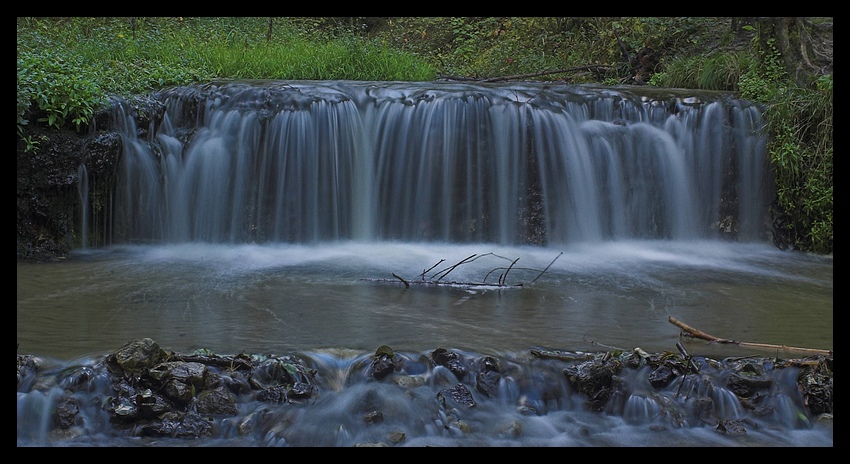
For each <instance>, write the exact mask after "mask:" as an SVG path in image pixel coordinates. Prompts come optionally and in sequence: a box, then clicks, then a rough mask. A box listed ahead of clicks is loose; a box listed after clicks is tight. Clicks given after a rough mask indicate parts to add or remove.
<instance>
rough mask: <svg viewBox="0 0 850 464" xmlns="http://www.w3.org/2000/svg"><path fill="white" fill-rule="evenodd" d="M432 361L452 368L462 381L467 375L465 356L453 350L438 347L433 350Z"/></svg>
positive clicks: (449, 368)
mask: <svg viewBox="0 0 850 464" xmlns="http://www.w3.org/2000/svg"><path fill="white" fill-rule="evenodd" d="M431 361H432V362H433V363H434V364H435V365H437V366H443V367H445V368H447V369H448V370H450V371H451V372H452V373H453V374H454V375H455V377H457V379H458V380H460V381H463V379H464V377H466V371H467V369H466V363H465V362H464V359H463V357H461V356H460V355H459V354H457V353H455V352H453V351H448V350H446V349H445V348H437V349H436V350H434V351H432V352H431Z"/></svg>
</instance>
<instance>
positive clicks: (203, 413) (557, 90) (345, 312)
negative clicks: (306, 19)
mask: <svg viewBox="0 0 850 464" xmlns="http://www.w3.org/2000/svg"><path fill="white" fill-rule="evenodd" d="M154 97H155V98H156V99H157V103H161V104H162V108H164V112H162V113H161V114H160V113H159V112H146V111H145V110H134V109H133V107H132V106H131V104H130V103H128V102H119V103H118V104H116V105H115V118H114V120H113V121H112V122H113V127H114V130H115V132H118V133H120V134H121V137H122V140H123V150H124V151H123V155H122V157H121V159H120V165H119V168H118V169H117V170H113V166H115V164H113V163H112V161H113V160H111V159H109V160H103V159H101V160H99V161H100V163H99V164H98V165H97V166H96V165H95V164H94V163H95V162H98V161H97V160H91V159H90V160H89V161H90V162H91V163H92V164H91V165H89V166H85V165H84V166H81V167H80V170H79V176H80V182H79V184H78V186H79V188H80V191H79V198H80V201H81V202H82V203H83V206H82V207H81V208H79V211H81V212H82V214H83V215H84V217H83V219H82V220H81V221H80V222H79V223H80V224H81V225H82V228H83V232H82V233H81V234H80V235H81V237H82V238H83V240H84V243H87V244H88V245H89V246H84V247H81V248H80V249H77V250H74V251H73V252H72V253H70V254H69V256H68V259H65V260H59V261H56V262H51V263H27V262H19V263H18V290H17V301H18V303H17V337H18V340H17V341H18V343H19V353H31V354H33V355H35V356H34V357H29V356H21V355H20V354H19V356H18V396H17V443H18V446H45V445H48V446H206V445H209V446H228V447H233V446H640V447H646V446H683V447H685V446H687V447H691V446H789V445H790V446H827V447H828V446H832V443H833V427H832V419H831V408H832V401H831V395H832V389H831V388H832V387H831V385H832V383H831V382H832V380H831V365H832V356H831V355H830V356H829V362H828V363H826V362H824V363H822V366H821V367H822V368H823V369H827V366H828V369H829V375H830V377H829V380H828V389H825V390H824V392H823V393H828V398H827V400H826V401H824V402H822V403H819V402H818V401H809V400H807V399H806V398H804V397H803V393H802V392H801V390H799V389H798V385H797V379H798V374H800V373H801V372H804V369H807V367H799V366H805V365H806V363H802V364H799V365H797V364H790V365H789V366H788V367H783V368H782V369H777V368H776V366H777V365H778V364H779V362H778V361H777V360H775V359H774V360H769V359H768V360H764V361H759V360H758V359H756V360H753V362H752V365H750V363H749V362H748V360H749V358H750V355H762V356H786V355H787V356H797V355H798V354H797V353H795V352H790V353H789V352H784V351H780V350H779V349H778V348H777V347H778V346H779V345H782V346H789V347H794V346H797V347H812V348H820V349H823V350H831V349H832V345H833V328H832V324H833V317H832V316H833V300H832V294H833V291H832V286H833V284H832V282H833V279H832V275H833V272H832V269H833V266H832V257H831V256H826V257H824V256H816V255H809V254H804V253H792V252H787V251H783V250H779V249H778V248H777V247H775V246H773V244H772V243H770V241H769V240H768V239H767V233H768V232H769V230H766V227H765V216H766V214H767V204H768V203H769V201H770V198H771V195H772V193H771V192H770V189H771V188H772V187H771V181H770V179H769V175H770V173H769V172H768V170H767V168H766V162H767V160H766V148H765V137H764V136H763V134H762V133H761V132H760V127H761V121H760V117H761V111H760V109H759V108H758V107H757V106H755V105H752V104H750V103H748V102H742V101H738V100H735V99H734V98H732V97H731V96H729V95H727V94H721V93H712V92H705V93H700V94H699V95H690V94H686V93H684V91H673V90H662V89H652V88H649V87H645V88H641V89H639V90H638V92H635V91H634V90H633V89H628V88H625V87H624V88H602V87H589V86H566V85H560V84H533V83H524V84H506V85H468V84H456V83H409V82H404V83H401V82H325V81H322V82H228V83H216V84H211V85H205V86H192V87H181V88H175V89H171V90H168V91H165V92H162V93H161V94H158V95H155V96H154ZM154 106H156V105H154ZM143 113H147V114H143ZM148 118H151V119H148ZM148 120H150V121H151V122H150V123H147V122H144V123H143V122H142V121H148ZM141 124H144V127H142V126H140V125H141ZM110 135H112V134H110ZM107 166H108V167H107ZM106 171H108V172H106ZM106 186H109V187H106ZM89 189H90V191H89ZM88 227H91V230H87V229H88ZM727 239H728V240H727ZM471 256H475V259H469V258H468V257H471ZM478 258H481V259H478ZM520 258H521V259H520ZM553 258H555V259H556V260H553ZM434 263H437V264H434ZM455 263H463V265H462V266H461V265H456V266H454V267H451V266H452V265H453V264H455ZM508 263H510V264H508ZM432 265H433V266H432ZM508 265H510V266H511V267H510V268H509V269H510V271H511V272H510V275H509V276H508V275H507V274H508V272H507V271H505V269H508V268H507V266H508ZM429 266H432V267H431V268H430V269H431V270H433V272H435V273H436V272H446V271H447V270H448V271H451V276H450V278H452V279H455V280H457V281H458V282H460V284H457V285H455V284H452V285H446V286H428V285H422V286H416V285H411V286H410V288H408V286H407V285H401V282H402V280H401V279H390V277H394V276H396V277H397V276H401V277H404V278H406V279H408V281H409V282H412V283H416V282H417V280H416V279H417V276H422V275H424V274H425V272H423V269H425V270H428V269H429ZM497 270H499V271H500V272H494V271H497ZM426 272H428V271H426ZM420 273H421V274H420ZM443 275H445V274H443ZM485 276H492V277H491V279H490V280H489V281H488V282H497V281H498V282H506V281H507V283H508V285H505V286H495V287H494V286H482V285H465V284H464V283H466V284H468V283H470V282H473V283H474V282H480V281H481V280H482V279H486V277H485ZM381 278H387V279H384V280H382V279H381ZM497 279H498V280H497ZM538 279H539V280H538ZM387 280H389V281H390V283H387ZM376 282H379V283H376ZM405 283H407V282H405ZM420 283H421V282H420ZM516 283H519V284H520V285H515V284H516ZM670 316H675V317H676V318H677V319H678V320H681V321H687V322H688V323H689V324H691V326H693V327H698V328H700V329H704V330H706V332H708V333H713V334H716V335H721V336H728V337H729V338H731V339H740V338H744V339H748V340H749V341H753V342H763V343H766V344H767V346H766V347H761V348H752V347H751V348H744V347H741V346H735V345H725V344H712V343H706V342H705V341H704V340H689V339H688V337H683V336H682V335H681V332H680V331H679V328H678V327H677V326H673V325H672V324H670V323H669V322H668V318H669V317H670ZM140 339H150V340H153V341H155V342H156V344H157V345H158V346H159V347H161V348H160V349H156V350H151V352H150V354H151V355H155V354H157V353H159V354H165V355H166V357H165V358H164V359H165V360H167V361H164V362H163V359H159V360H158V361H153V360H152V361H151V362H157V364H156V365H154V366H151V368H147V369H144V371H146V372H141V373H138V375H137V374H135V373H134V374H129V373H124V374H121V373H116V372H112V368H113V366H112V362H111V361H109V360H107V359H105V358H104V356H105V353H115V350H117V349H119V348H121V347H122V345H124V344H125V343H127V342H128V341H130V340H136V341H138V340H140ZM679 343H681V344H682V346H683V347H684V346H687V350H688V352H689V353H691V354H692V355H693V357H692V358H691V359H690V361H689V362H687V363H686V362H685V361H683V360H682V361H680V360H679V359H678V355H676V354H675V353H676V348H677V347H678V344H679ZM142 346H150V345H148V344H147V343H145V344H142ZM387 351H391V352H393V353H394V355H393V360H394V362H395V363H396V364H395V366H394V367H393V370H392V372H390V373H387V372H384V373H385V374H386V375H387V376H386V377H382V378H378V377H373V376H372V374H370V371H371V372H374V371H372V369H373V368H372V367H371V366H372V365H371V361H372V360H373V359H374V358H375V356H376V354H377V353H378V352H381V353H384V354H385V353H387ZM210 353H215V355H212V356H211V355H210ZM234 353H240V354H239V355H238V356H236V357H235V358H233V360H230V361H228V360H227V359H226V358H219V357H218V355H232V354H234ZM435 353H442V354H441V355H440V356H447V353H453V354H457V355H459V356H460V357H461V358H463V359H465V362H466V363H467V367H468V371H467V372H466V374H465V375H458V373H457V372H458V371H455V370H452V369H450V366H451V364H447V365H445V366H444V365H442V364H440V363H436V362H435V360H434V358H435V355H434V354H435ZM541 354H543V355H541ZM290 355H292V358H290V357H289V356H290ZM110 356H111V355H110ZM243 356H246V357H243ZM730 356H731V357H732V358H731V361H730V362H729V363H726V362H723V363H721V362H718V361H715V360H712V357H714V358H718V359H720V358H724V357H730ZM122 357H123V355H122ZM248 357H250V359H252V360H255V361H256V362H258V363H259V362H261V361H262V364H257V365H256V367H254V368H251V369H248V370H244V369H240V368H239V366H238V365H237V364H235V359H236V358H238V359H242V360H244V359H248ZM589 357H593V359H594V360H595V361H599V363H590V364H586V363H585V361H586V360H587V359H589ZM296 358H297V359H301V360H303V362H304V368H305V369H306V370H308V371H311V372H313V373H314V374H315V377H314V380H313V381H312V382H307V383H308V384H310V385H309V386H310V387H311V388H312V390H310V389H308V388H305V385H304V382H296V384H298V385H293V382H292V379H284V378H283V377H277V376H273V377H268V378H264V377H263V376H262V373H263V372H265V373H266V374H271V373H277V374H280V375H283V374H284V372H290V371H291V370H292V369H295V365H294V364H293V363H292V362H290V361H291V360H292V359H296ZM193 359H194V360H196V361H198V362H195V361H193ZM650 359H652V360H654V361H653V362H652V363H650ZM724 359H730V358H724ZM130 360H131V361H132V360H135V354H134V356H132V357H131V359H130ZM204 360H206V361H204ZM662 360H663V361H665V364H664V365H663V366H659V367H656V363H655V361H662ZM609 361H610V363H609ZM666 361H670V364H666ZM617 363H621V365H620V366H619V367H618V366H617ZM809 364H811V362H809ZM202 365H203V366H206V367H205V368H204V369H205V372H206V373H205V374H204V375H202V376H201V375H195V374H198V373H199V372H200V371H198V369H200V368H201V366H202ZM694 366H697V368H695V367H694ZM733 366H734V367H733ZM172 368H173V370H172ZM494 368H498V374H499V375H498V376H497V375H496V373H497V371H496V370H494ZM665 369H670V370H669V371H665ZM694 369H696V370H694ZM734 369H741V372H740V375H737V377H735V379H736V382H738V383H730V382H729V379H730V378H732V377H733V374H735V371H734ZM296 370H297V369H296ZM674 370H675V371H676V372H674ZM180 372H185V373H186V374H192V375H190V376H189V377H192V378H193V379H194V380H190V381H189V383H190V384H191V388H186V389H182V388H177V387H179V385H180V383H181V381H178V380H176V379H177V377H178V376H180V375H181V374H180ZM148 374H153V375H154V376H155V377H156V379H149V378H148V377H149V376H148ZM172 374H173V375H175V377H171V375H172ZM243 374H245V375H247V376H249V377H250V378H248V377H243ZM667 374H669V375H670V378H669V379H668V380H669V382H666V383H665V382H661V380H664V379H665V377H666V375H667ZM807 378H811V377H807ZM201 379H203V380H201ZM186 380H189V379H186ZM302 380H304V379H302ZM581 380H589V381H592V382H595V383H596V384H597V385H596V386H598V387H599V388H591V389H589V390H587V389H585V385H586V384H585V383H584V382H581ZM597 380H598V382H597ZM745 380H746V381H752V382H754V383H753V384H747V385H755V386H754V387H753V388H755V389H756V390H754V391H755V393H748V392H744V393H742V390H741V387H742V386H743V385H744V383H743V382H744V381H745ZM186 385H187V386H188V385H189V384H186ZM172 387H175V388H173V389H172ZM288 387H293V388H292V390H288V389H287V388H288ZM166 391H168V392H173V393H176V394H177V396H174V397H168V398H166V397H165V396H164V395H165V393H166ZM311 391H312V394H309V395H307V394H308V393H310V392H311ZM464 391H465V392H466V393H468V395H467V396H464ZM184 394H185V395H191V398H188V397H187V396H183V395H184ZM290 394H292V395H295V397H290V396H287V395H290ZM229 395H234V397H237V399H238V401H237V402H236V403H237V404H231V406H234V408H226V407H223V408H221V409H219V408H218V406H227V403H226V400H227V398H230V396H229ZM307 396H309V397H307ZM742 396H745V398H742ZM210 398H212V399H213V400H212V401H213V402H212V403H210ZM458 398H460V399H461V400H463V399H466V400H471V401H467V402H462V401H457V400H458ZM172 402H174V403H173V404H172ZM807 402H809V405H808V406H807V404H806V403H807ZM813 404H814V405H818V406H819V407H818V408H812V407H811V406H812V405H813ZM211 405H212V406H216V407H214V408H210V406H211ZM172 406H173V408H171V410H169V411H168V412H165V411H166V409H161V408H169V407H172ZM827 407H828V413H824V410H826V408H827ZM174 414H177V415H176V416H175V415H174ZM721 429H723V430H724V431H721ZM742 430H743V432H741V431H742ZM193 432H194V433H193ZM196 438H200V439H196Z"/></svg>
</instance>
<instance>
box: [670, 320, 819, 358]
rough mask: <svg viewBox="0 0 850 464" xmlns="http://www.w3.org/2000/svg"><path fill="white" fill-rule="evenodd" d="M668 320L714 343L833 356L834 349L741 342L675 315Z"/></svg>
mask: <svg viewBox="0 0 850 464" xmlns="http://www.w3.org/2000/svg"><path fill="white" fill-rule="evenodd" d="M668 320H669V321H670V323H671V324H673V325H675V326H677V327H679V328H681V329H682V330H684V331H685V332H684V335H687V336H691V337H694V338H699V339H702V340H708V341H710V342H712V343H727V344H731V345H738V346H748V347H752V348H769V349H776V350H783V351H793V352H797V353H807V354H813V355H820V356H832V350H819V349H816V348H798V347H795V346H785V345H771V344H768V343H750V342H741V341H737V340H730V339H728V338H720V337H715V336H714V335H709V334H707V333H705V332H703V331H701V330H697V329H695V328H693V327H691V326H689V325H687V324H685V323H684V322H681V321H679V320H677V319H676V318H675V317H673V316H669V318H668Z"/></svg>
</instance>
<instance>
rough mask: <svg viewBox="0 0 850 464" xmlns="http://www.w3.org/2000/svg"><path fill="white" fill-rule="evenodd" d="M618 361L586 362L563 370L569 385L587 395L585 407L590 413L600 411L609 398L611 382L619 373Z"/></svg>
mask: <svg viewBox="0 0 850 464" xmlns="http://www.w3.org/2000/svg"><path fill="white" fill-rule="evenodd" d="M620 369H621V365H620V361H619V360H618V359H616V358H613V357H612V358H609V359H607V360H604V361H603V362H601V363H600V362H598V361H587V362H584V363H581V364H579V365H577V366H571V367H568V368H566V369H564V375H566V376H567V380H568V381H569V382H570V385H571V386H572V387H573V388H575V389H576V390H577V391H578V392H580V393H583V394H585V395H587V397H588V400H587V405H588V407H590V409H591V410H592V411H602V410H603V409H604V407H605V403H607V402H608V398H609V397H610V396H611V388H612V380H613V378H614V375H615V374H617V373H618V372H620Z"/></svg>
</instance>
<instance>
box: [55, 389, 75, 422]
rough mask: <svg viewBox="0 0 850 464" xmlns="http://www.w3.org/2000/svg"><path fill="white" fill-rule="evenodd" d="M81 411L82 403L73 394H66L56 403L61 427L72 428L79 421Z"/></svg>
mask: <svg viewBox="0 0 850 464" xmlns="http://www.w3.org/2000/svg"><path fill="white" fill-rule="evenodd" d="M79 413H80V405H79V403H77V399H76V398H74V397H73V396H69V395H65V396H63V397H62V398H61V399H60V400H59V401H58V402H57V403H56V414H57V416H58V418H59V427H60V428H62V429H69V428H71V427H72V426H73V425H74V424H75V423H76V421H77V414H79Z"/></svg>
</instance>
